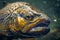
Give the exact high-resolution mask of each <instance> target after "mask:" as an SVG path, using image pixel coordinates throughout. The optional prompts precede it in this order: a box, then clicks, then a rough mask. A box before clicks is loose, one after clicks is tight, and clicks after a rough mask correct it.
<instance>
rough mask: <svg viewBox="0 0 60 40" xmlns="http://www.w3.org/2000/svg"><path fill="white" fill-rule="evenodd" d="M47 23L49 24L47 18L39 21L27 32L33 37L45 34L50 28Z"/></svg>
mask: <svg viewBox="0 0 60 40" xmlns="http://www.w3.org/2000/svg"><path fill="white" fill-rule="evenodd" d="M49 24H50V21H49V20H46V21H44V22H40V23H38V24H37V25H36V26H34V27H33V28H31V29H30V30H29V31H28V32H27V33H28V34H29V35H30V36H34V37H37V36H41V35H45V34H47V33H48V32H49V31H50V28H49V27H48V25H49Z"/></svg>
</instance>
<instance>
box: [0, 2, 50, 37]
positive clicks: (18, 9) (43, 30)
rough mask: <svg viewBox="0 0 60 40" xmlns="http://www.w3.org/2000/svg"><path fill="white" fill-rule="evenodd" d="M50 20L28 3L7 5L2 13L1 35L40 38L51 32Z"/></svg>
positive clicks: (0, 17) (0, 13) (0, 18)
mask: <svg viewBox="0 0 60 40" xmlns="http://www.w3.org/2000/svg"><path fill="white" fill-rule="evenodd" d="M49 24H50V19H49V18H48V17H47V16H46V15H45V14H43V13H41V12H40V11H39V10H37V9H36V8H34V7H33V6H31V5H29V4H28V3H26V2H16V3H11V4H9V5H7V6H6V7H5V8H3V9H2V10H1V11H0V34H2V35H5V36H15V35H17V36H19V37H22V38H28V37H39V36H42V35H45V34H47V33H48V32H49V31H50V28H49V27H48V25H49Z"/></svg>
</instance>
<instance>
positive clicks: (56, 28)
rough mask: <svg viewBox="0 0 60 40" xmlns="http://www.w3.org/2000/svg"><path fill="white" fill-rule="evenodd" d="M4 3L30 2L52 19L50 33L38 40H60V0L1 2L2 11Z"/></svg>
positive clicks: (9, 0)
mask: <svg viewBox="0 0 60 40" xmlns="http://www.w3.org/2000/svg"><path fill="white" fill-rule="evenodd" d="M4 1H6V2H7V3H13V2H18V1H20V2H21V1H22V2H28V3H30V4H31V5H33V6H35V7H36V8H37V9H39V10H41V12H43V13H45V14H46V15H48V16H49V17H50V18H51V24H50V25H49V27H50V29H51V30H50V32H49V33H48V34H47V35H45V36H43V37H39V38H36V40H59V39H60V11H59V8H60V3H59V1H60V0H0V9H2V8H4V7H5V6H6V5H4V3H3V2H4Z"/></svg>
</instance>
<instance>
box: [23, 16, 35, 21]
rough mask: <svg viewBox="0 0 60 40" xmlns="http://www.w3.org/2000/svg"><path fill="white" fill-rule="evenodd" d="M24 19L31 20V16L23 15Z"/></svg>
mask: <svg viewBox="0 0 60 40" xmlns="http://www.w3.org/2000/svg"><path fill="white" fill-rule="evenodd" d="M24 18H25V19H26V20H29V21H31V20H33V18H34V17H33V16H26V17H24Z"/></svg>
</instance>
